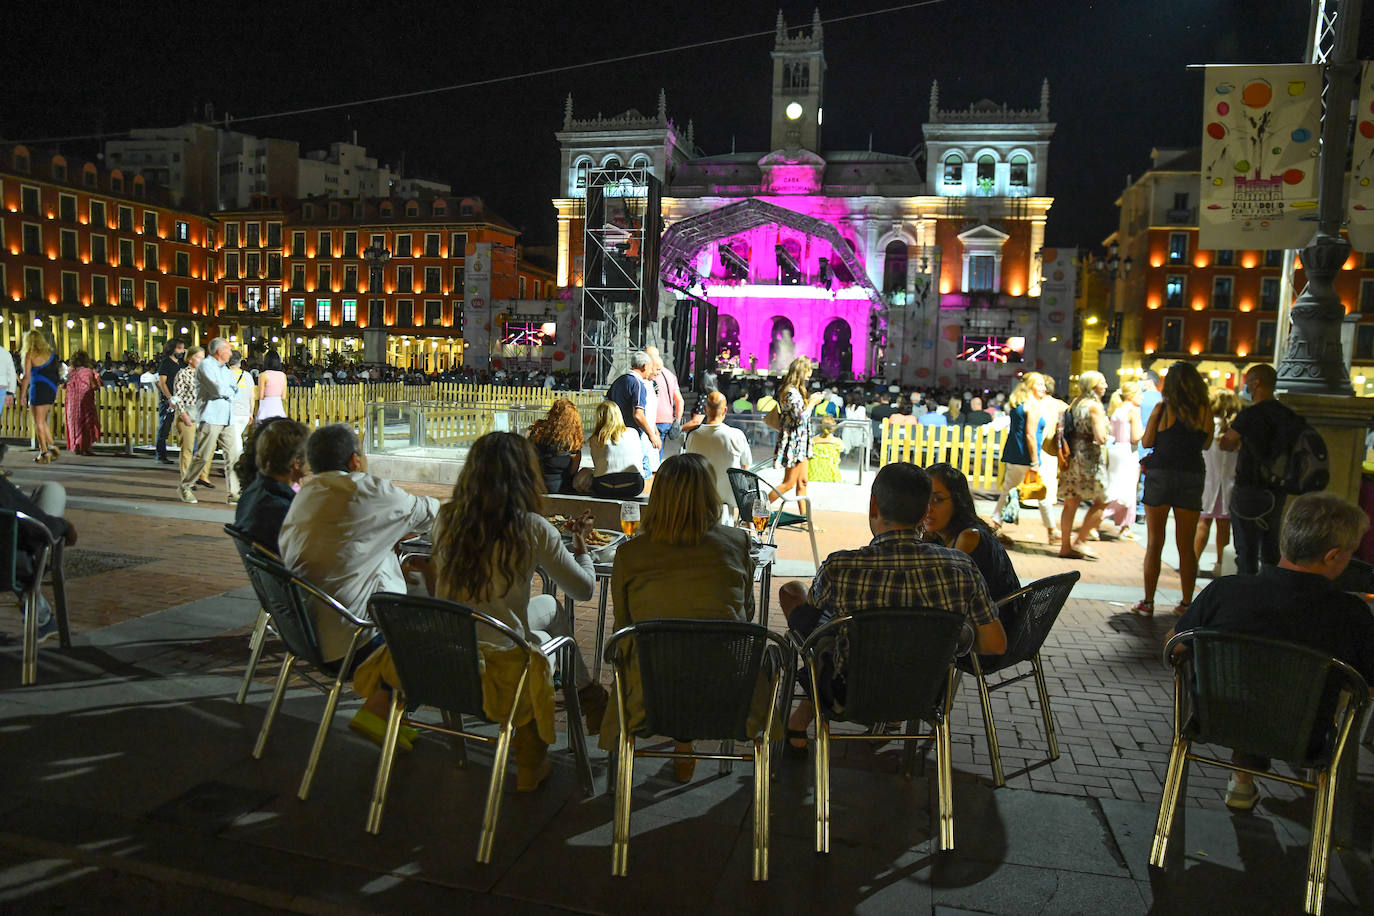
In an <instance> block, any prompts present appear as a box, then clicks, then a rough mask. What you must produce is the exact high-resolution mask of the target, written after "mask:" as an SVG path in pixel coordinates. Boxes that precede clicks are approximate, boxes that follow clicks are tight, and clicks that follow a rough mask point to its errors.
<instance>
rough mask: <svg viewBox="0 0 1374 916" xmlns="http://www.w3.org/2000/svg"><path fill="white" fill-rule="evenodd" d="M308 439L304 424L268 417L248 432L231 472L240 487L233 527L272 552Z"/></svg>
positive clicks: (298, 477) (302, 475) (300, 476)
mask: <svg viewBox="0 0 1374 916" xmlns="http://www.w3.org/2000/svg"><path fill="white" fill-rule="evenodd" d="M309 438H310V428H309V427H308V426H306V425H305V424H304V423H301V422H298V421H296V420H288V419H286V418H285V417H269V418H268V419H266V420H263V421H261V422H258V423H255V424H254V425H253V426H252V427H251V428H250V430H249V434H248V437H247V439H245V440H244V447H243V454H242V455H241V456H240V457H239V460H238V462H236V463H235V464H234V471H233V472H234V473H235V474H237V475H238V477H239V483H240V485H241V486H242V487H243V495H242V496H241V497H239V503H238V507H237V508H236V509H235V510H234V527H236V528H238V529H239V530H240V531H242V532H244V533H245V534H247V535H248V536H249V537H250V538H252V539H253V540H254V541H256V542H257V543H259V544H261V545H262V546H264V547H266V548H267V549H269V550H271V551H273V552H276V551H277V538H278V536H279V535H280V534H281V524H282V521H283V520H285V518H286V512H287V510H288V509H290V508H291V500H292V498H293V497H295V495H296V490H295V485H296V484H298V483H300V482H301V480H303V479H304V478H305V468H306V462H305V441H306V440H307V439H309ZM250 472H251V474H252V476H251V477H250V476H249V474H250ZM245 478H247V481H246V482H245Z"/></svg>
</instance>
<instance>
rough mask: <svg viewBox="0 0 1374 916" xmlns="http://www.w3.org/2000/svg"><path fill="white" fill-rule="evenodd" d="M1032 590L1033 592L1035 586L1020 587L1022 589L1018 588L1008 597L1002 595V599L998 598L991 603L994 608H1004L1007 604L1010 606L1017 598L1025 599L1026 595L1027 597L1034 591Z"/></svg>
mask: <svg viewBox="0 0 1374 916" xmlns="http://www.w3.org/2000/svg"><path fill="white" fill-rule="evenodd" d="M1034 590H1035V586H1034V585H1033V584H1032V585H1027V586H1024V587H1022V588H1018V589H1017V590H1016V591H1014V592H1012V593H1011V594H1010V595H1004V596H1003V597H1001V598H998V599H997V600H996V601H994V602H993V604H994V605H995V606H996V607H1006V606H1007V605H1008V604H1011V603H1012V602H1013V601H1015V600H1016V599H1017V598H1023V597H1025V596H1026V595H1029V594H1030V593H1031V592H1032V591H1034Z"/></svg>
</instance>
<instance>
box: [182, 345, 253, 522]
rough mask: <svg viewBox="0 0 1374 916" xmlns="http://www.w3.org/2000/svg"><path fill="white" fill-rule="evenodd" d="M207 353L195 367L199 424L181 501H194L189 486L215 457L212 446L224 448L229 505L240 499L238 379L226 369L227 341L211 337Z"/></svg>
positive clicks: (228, 350) (183, 482)
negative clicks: (236, 468) (236, 414)
mask: <svg viewBox="0 0 1374 916" xmlns="http://www.w3.org/2000/svg"><path fill="white" fill-rule="evenodd" d="M208 350H209V354H210V355H209V356H208V357H206V358H205V359H203V360H201V361H200V365H199V366H197V367H196V398H197V400H198V401H199V402H200V403H201V404H202V405H203V406H202V407H201V410H200V424H199V426H197V427H196V444H195V455H194V457H192V458H191V464H190V466H189V467H187V469H186V473H184V474H183V475H181V501H182V502H184V503H193V502H197V501H198V500H197V499H196V495H195V493H194V492H193V491H192V487H194V486H195V483H196V478H197V477H199V476H200V473H201V471H203V470H205V468H206V467H207V466H208V465H209V464H210V462H211V461H212V460H213V459H214V457H215V448H216V447H218V448H222V449H224V477H225V483H227V484H228V489H229V505H231V506H232V505H233V504H234V503H237V502H238V501H239V479H238V476H237V475H236V474H235V473H234V462H235V461H238V459H239V440H238V438H237V437H236V436H235V435H234V416H233V411H234V398H235V396H237V395H238V391H239V388H238V383H237V382H236V381H235V379H234V373H233V372H231V371H229V368H228V365H227V364H228V362H229V357H230V356H232V355H233V352H234V351H233V350H232V349H231V348H230V346H229V341H227V340H225V339H224V338H223V337H216V338H215V339H214V340H212V341H210V346H209V347H208Z"/></svg>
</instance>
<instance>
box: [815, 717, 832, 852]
mask: <svg viewBox="0 0 1374 916" xmlns="http://www.w3.org/2000/svg"><path fill="white" fill-rule="evenodd" d="M815 766H816V852H829V851H830V723H829V722H827V721H826V719H825V716H822V715H819V714H818V715H817V716H816V763H815Z"/></svg>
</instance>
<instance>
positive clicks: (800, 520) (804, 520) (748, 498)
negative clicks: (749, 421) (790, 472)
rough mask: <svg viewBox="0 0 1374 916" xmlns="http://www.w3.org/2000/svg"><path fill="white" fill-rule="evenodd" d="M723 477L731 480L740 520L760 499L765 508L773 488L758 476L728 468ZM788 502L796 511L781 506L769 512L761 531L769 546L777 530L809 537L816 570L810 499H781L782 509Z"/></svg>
mask: <svg viewBox="0 0 1374 916" xmlns="http://www.w3.org/2000/svg"><path fill="white" fill-rule="evenodd" d="M725 476H726V477H727V478H729V480H730V491H731V492H732V493H734V495H735V505H736V506H737V507H738V508H739V512H740V517H741V518H745V517H748V516H751V515H752V514H753V511H754V506H755V505H756V504H757V503H758V501H759V500H763V503H764V505H768V503H769V499H768V494H769V493H771V492H773V490H774V489H776V488H775V487H774V486H773V485H772V484H770V483H769V482H768V481H766V480H764V479H763V478H762V477H760V476H759V475H758V474H755V473H754V472H753V471H746V470H744V469H742V468H728V469H727V470H726V472H725ZM789 503H794V504H796V506H797V510H798V511H796V512H787V511H784V509H783V508H781V507H780V508H778V509H777V510H775V511H772V512H770V513H769V515H768V527H767V528H765V529H764V534H763V539H764V540H765V541H766V542H767V543H769V544H776V543H777V540H776V539H775V537H774V534H775V532H776V531H777V530H778V529H779V528H788V529H792V530H794V531H805V532H806V533H807V535H808V536H809V537H810V538H811V562H812V563H813V564H815V566H816V567H817V568H819V567H820V565H821V555H820V551H819V550H818V549H817V548H816V525H815V522H814V521H813V519H812V518H811V500H810V498H808V497H805V496H801V497H797V496H784V497H783V498H782V506H783V507H785V506H787V505H788V504H789Z"/></svg>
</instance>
